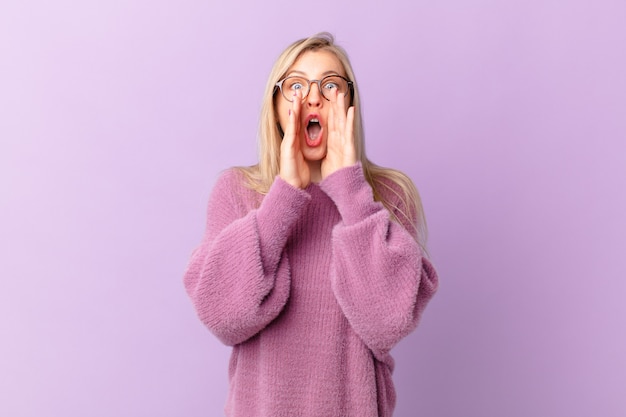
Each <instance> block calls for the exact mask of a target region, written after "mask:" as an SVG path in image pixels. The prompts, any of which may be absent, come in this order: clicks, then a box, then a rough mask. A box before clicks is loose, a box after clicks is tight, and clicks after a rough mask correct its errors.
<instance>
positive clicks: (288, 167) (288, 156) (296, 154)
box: [279, 92, 311, 188]
mask: <svg viewBox="0 0 626 417" xmlns="http://www.w3.org/2000/svg"><path fill="white" fill-rule="evenodd" d="M301 105H302V99H301V98H300V92H296V93H294V95H293V103H292V105H291V108H290V109H289V121H288V122H287V128H286V129H285V135H284V136H283V141H282V143H281V145H280V172H279V176H280V177H281V178H282V179H283V180H285V181H286V182H287V183H289V184H291V185H293V186H294V187H296V188H306V187H307V186H308V185H309V183H310V182H311V171H310V170H309V165H308V164H307V162H306V161H305V159H304V155H302V151H301V149H300V141H299V140H298V138H299V133H300V107H301Z"/></svg>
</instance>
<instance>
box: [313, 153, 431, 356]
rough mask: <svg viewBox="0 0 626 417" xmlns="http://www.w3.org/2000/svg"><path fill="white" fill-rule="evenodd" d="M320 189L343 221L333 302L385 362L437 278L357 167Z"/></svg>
mask: <svg viewBox="0 0 626 417" xmlns="http://www.w3.org/2000/svg"><path fill="white" fill-rule="evenodd" d="M320 186H321V187H322V189H323V190H324V191H325V192H326V194H328V196H329V197H330V198H331V199H332V200H333V201H334V202H335V204H336V206H337V209H338V210H339V213H340V215H341V219H342V220H341V221H340V222H339V223H338V224H337V225H336V226H335V228H334V230H333V239H332V245H333V258H332V265H331V274H332V275H331V280H332V287H333V291H334V293H335V297H336V298H337V301H338V303H339V305H340V306H341V309H342V310H343V313H344V314H345V316H346V318H347V319H348V321H349V323H350V325H351V327H352V328H353V329H354V331H355V332H356V333H357V334H358V335H359V336H360V337H361V339H362V340H363V342H364V343H365V344H366V345H367V346H368V347H369V348H370V349H371V350H372V352H373V353H374V355H375V356H376V357H377V358H378V359H379V360H381V361H383V360H385V359H386V358H387V354H388V352H389V351H390V350H391V348H392V347H393V346H395V345H396V344H397V343H398V342H399V341H400V340H401V339H402V338H403V337H405V336H406V335H407V334H409V333H410V332H411V331H412V330H414V329H415V327H416V326H417V323H418V321H419V318H420V316H421V314H422V312H423V310H424V308H425V307H426V305H427V303H428V301H429V300H430V299H431V297H432V296H433V295H434V293H435V291H436V289H437V286H438V278H437V273H436V272H435V269H434V268H433V266H432V264H431V263H430V261H429V260H428V259H427V258H426V257H425V256H423V254H422V251H421V249H420V247H419V245H418V244H417V241H416V239H415V237H414V236H412V235H411V233H410V232H409V231H408V230H407V227H406V226H403V225H401V224H400V223H398V222H396V221H392V220H391V217H390V213H389V212H388V211H387V209H386V208H385V207H384V206H383V205H382V203H379V202H376V201H374V197H373V193H372V188H371V187H370V185H369V183H368V182H367V181H366V180H365V177H364V175H363V170H362V167H361V164H360V163H359V164H356V165H354V166H351V167H347V168H343V169H341V170H339V171H337V172H335V173H333V174H331V175H329V176H328V177H327V178H326V179H325V180H324V181H322V183H320ZM412 215H413V216H415V213H412ZM411 229H413V228H411Z"/></svg>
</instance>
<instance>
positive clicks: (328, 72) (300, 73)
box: [287, 70, 341, 77]
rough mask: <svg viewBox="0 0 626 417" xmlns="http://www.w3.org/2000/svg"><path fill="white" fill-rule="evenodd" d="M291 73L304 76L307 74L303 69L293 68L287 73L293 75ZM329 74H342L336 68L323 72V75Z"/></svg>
mask: <svg viewBox="0 0 626 417" xmlns="http://www.w3.org/2000/svg"><path fill="white" fill-rule="evenodd" d="M291 74H299V75H302V76H307V75H306V73H305V72H302V71H299V70H292V71H289V72H288V73H287V75H291ZM327 75H341V73H340V72H339V71H335V70H329V71H324V72H323V73H322V77H325V76H327Z"/></svg>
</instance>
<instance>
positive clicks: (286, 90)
mask: <svg viewBox="0 0 626 417" xmlns="http://www.w3.org/2000/svg"><path fill="white" fill-rule="evenodd" d="M282 90H283V96H285V98H286V99H287V100H289V101H293V94H294V93H295V92H296V91H299V92H300V97H305V96H306V95H307V93H308V92H309V82H308V81H307V80H306V79H305V78H302V77H287V78H285V81H284V82H283V88H282Z"/></svg>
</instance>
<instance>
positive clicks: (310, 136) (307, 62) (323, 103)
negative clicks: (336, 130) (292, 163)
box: [276, 50, 350, 162]
mask: <svg viewBox="0 0 626 417" xmlns="http://www.w3.org/2000/svg"><path fill="white" fill-rule="evenodd" d="M328 75H341V76H343V77H345V76H346V74H345V71H344V69H343V65H342V64H341V62H340V61H339V59H337V57H336V56H335V54H333V53H332V52H329V51H325V50H318V51H307V52H304V53H303V54H302V55H300V57H299V58H298V59H297V60H296V62H295V63H294V64H293V66H292V67H291V68H289V70H288V71H287V74H286V75H285V77H289V76H298V77H302V78H304V79H306V80H321V79H322V78H324V77H327V76H328ZM283 90H284V91H285V93H286V94H290V93H288V91H291V90H288V89H287V88H286V85H285V84H283ZM326 94H327V95H331V94H330V93H326ZM301 103H302V104H301V106H300V112H299V114H297V116H298V123H299V126H298V128H297V129H296V131H297V132H298V138H297V140H298V141H299V142H300V149H301V151H302V154H303V156H304V159H306V160H307V161H309V162H313V161H321V160H322V159H323V158H324V157H325V156H326V144H327V138H328V133H327V132H328V129H327V128H326V127H327V124H326V123H327V120H328V110H329V109H330V106H331V105H332V104H333V103H331V102H330V101H328V100H326V98H324V96H323V95H322V94H321V92H320V90H319V86H318V84H316V83H311V86H310V90H309V94H308V95H307V96H306V97H305V98H304V100H302V101H301ZM349 103H350V95H349V94H348V95H347V96H346V100H345V108H344V109H343V111H344V112H346V111H347V110H348V106H349ZM292 108H293V104H292V103H291V102H289V101H288V100H287V99H285V97H284V96H283V95H282V94H281V93H280V92H277V97H276V112H277V116H278V122H279V123H280V126H281V128H282V129H283V132H285V131H286V130H287V123H288V120H289V109H292ZM316 119H317V120H318V122H319V123H316V122H315V120H316Z"/></svg>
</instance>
